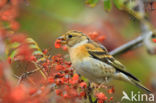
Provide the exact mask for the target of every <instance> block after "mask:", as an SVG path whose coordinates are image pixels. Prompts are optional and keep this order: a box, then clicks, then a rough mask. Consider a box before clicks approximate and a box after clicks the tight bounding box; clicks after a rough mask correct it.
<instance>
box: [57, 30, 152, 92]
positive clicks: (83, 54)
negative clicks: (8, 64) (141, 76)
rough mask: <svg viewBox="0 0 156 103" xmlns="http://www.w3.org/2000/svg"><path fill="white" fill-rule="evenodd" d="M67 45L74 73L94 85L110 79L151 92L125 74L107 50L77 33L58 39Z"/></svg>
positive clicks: (134, 78)
mask: <svg viewBox="0 0 156 103" xmlns="http://www.w3.org/2000/svg"><path fill="white" fill-rule="evenodd" d="M58 40H60V42H61V43H62V44H64V45H67V47H68V52H69V55H70V59H71V62H72V66H73V68H74V69H75V70H76V72H77V73H78V74H80V75H82V76H84V77H86V78H87V79H88V80H90V81H91V82H94V83H96V84H104V83H108V82H109V81H110V80H112V79H116V80H122V81H126V82H129V83H131V84H134V85H135V86H137V87H139V88H141V89H143V90H145V91H147V92H151V91H150V90H149V89H147V88H146V87H144V86H143V85H141V84H140V83H139V80H138V79H137V78H136V77H135V76H133V75H132V74H130V73H129V72H127V71H126V70H125V67H124V66H123V65H122V64H121V63H120V62H119V61H117V60H116V59H115V58H114V57H113V56H112V55H110V54H109V53H108V51H107V49H106V48H105V47H104V46H102V45H100V44H98V43H96V42H94V41H93V40H91V39H90V38H89V37H88V36H87V35H85V34H84V33H82V32H79V31H69V32H67V33H65V34H64V35H62V36H60V37H58Z"/></svg>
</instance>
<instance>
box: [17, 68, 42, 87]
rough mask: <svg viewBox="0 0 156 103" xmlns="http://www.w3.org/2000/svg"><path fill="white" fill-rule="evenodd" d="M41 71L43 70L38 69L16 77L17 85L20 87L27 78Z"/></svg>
mask: <svg viewBox="0 0 156 103" xmlns="http://www.w3.org/2000/svg"><path fill="white" fill-rule="evenodd" d="M39 70H41V69H40V68H38V69H35V70H32V71H30V72H25V73H24V74H22V75H21V76H19V77H18V76H16V77H17V78H18V82H17V85H19V84H20V83H21V82H22V80H24V79H25V78H26V77H27V76H29V75H31V74H33V73H35V72H37V71H39Z"/></svg>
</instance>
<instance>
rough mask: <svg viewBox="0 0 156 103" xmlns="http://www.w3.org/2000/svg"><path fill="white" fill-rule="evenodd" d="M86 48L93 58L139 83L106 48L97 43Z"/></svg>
mask: <svg viewBox="0 0 156 103" xmlns="http://www.w3.org/2000/svg"><path fill="white" fill-rule="evenodd" d="M92 44H93V45H94V46H93V45H92ZM91 45H92V46H91ZM86 47H87V50H88V53H89V54H90V55H91V56H92V57H93V58H95V59H98V60H100V61H102V62H104V63H107V64H109V65H111V66H113V67H114V68H115V69H116V71H117V72H122V73H124V74H126V75H127V76H128V77H131V78H132V79H134V80H136V81H139V80H138V79H137V78H136V77H135V76H133V75H132V74H130V73H128V72H127V71H126V70H125V67H124V66H123V65H122V64H121V63H120V62H119V61H118V60H116V59H115V58H114V57H113V56H111V55H110V54H109V53H108V51H107V49H106V48H105V47H103V46H101V45H99V44H97V43H95V42H92V43H90V44H89V43H88V46H86Z"/></svg>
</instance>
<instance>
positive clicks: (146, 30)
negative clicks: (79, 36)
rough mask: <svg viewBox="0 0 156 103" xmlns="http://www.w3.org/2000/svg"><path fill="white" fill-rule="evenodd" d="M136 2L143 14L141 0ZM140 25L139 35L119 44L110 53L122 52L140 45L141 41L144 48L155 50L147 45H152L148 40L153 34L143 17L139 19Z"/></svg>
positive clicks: (150, 50)
mask: <svg viewBox="0 0 156 103" xmlns="http://www.w3.org/2000/svg"><path fill="white" fill-rule="evenodd" d="M144 1H146V0H144ZM149 1H150V0H149ZM153 1H156V0H153ZM137 2H138V9H139V12H140V13H141V14H142V15H144V14H145V11H144V4H143V1H142V0H138V1H137ZM146 2H147V1H146ZM127 10H128V9H127ZM131 14H135V13H131ZM133 16H134V17H136V16H135V15H133ZM136 19H139V17H136ZM140 26H141V31H142V33H141V35H140V36H139V37H137V38H136V39H134V40H132V41H130V42H128V43H126V44H123V45H122V46H120V47H118V48H116V49H115V50H113V51H111V52H110V54H111V55H114V56H115V55H119V54H122V53H124V52H126V51H128V50H131V49H134V48H136V47H139V46H141V45H142V44H143V42H144V44H145V46H146V48H147V49H148V51H149V52H151V53H153V50H155V48H149V47H154V46H152V44H153V43H151V41H150V39H151V36H152V35H153V32H152V31H151V30H150V29H151V28H150V25H149V22H147V21H145V20H144V19H141V20H140ZM149 35H150V36H149ZM149 44H150V45H149Z"/></svg>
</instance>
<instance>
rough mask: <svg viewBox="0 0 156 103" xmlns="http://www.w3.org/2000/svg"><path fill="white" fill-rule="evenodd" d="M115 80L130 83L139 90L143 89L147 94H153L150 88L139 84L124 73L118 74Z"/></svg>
mask: <svg viewBox="0 0 156 103" xmlns="http://www.w3.org/2000/svg"><path fill="white" fill-rule="evenodd" d="M115 79H117V80H122V81H126V82H129V83H130V84H133V85H135V86H137V87H138V88H141V89H142V90H144V91H145V92H147V93H152V92H151V91H150V90H149V89H148V88H146V87H145V86H143V85H142V84H141V83H139V82H138V81H136V80H134V79H132V78H129V77H128V76H126V75H125V74H123V73H117V74H116V75H115Z"/></svg>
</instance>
